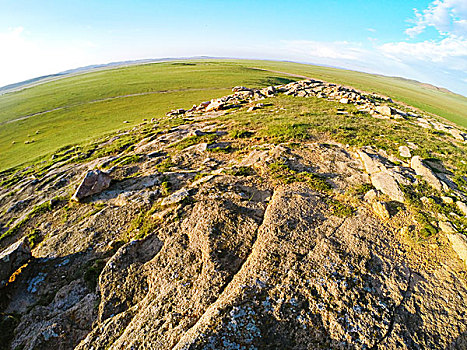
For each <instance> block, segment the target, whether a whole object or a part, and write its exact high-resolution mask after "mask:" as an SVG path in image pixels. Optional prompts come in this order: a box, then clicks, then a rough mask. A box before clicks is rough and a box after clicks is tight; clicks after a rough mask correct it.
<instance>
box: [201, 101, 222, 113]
mask: <svg viewBox="0 0 467 350" xmlns="http://www.w3.org/2000/svg"><path fill="white" fill-rule="evenodd" d="M224 106H225V103H224V102H222V101H212V102H211V103H210V104H209V105H208V106H207V107H206V112H210V111H219V110H221V109H223V108H224Z"/></svg>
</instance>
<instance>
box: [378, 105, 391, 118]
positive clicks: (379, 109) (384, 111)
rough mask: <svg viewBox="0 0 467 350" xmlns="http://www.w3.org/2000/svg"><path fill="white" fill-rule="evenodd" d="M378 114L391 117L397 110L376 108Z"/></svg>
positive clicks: (382, 107)
mask: <svg viewBox="0 0 467 350" xmlns="http://www.w3.org/2000/svg"><path fill="white" fill-rule="evenodd" d="M375 109H376V112H378V113H380V114H382V115H387V116H391V115H393V114H395V110H394V109H393V108H391V107H389V106H376V108H375Z"/></svg>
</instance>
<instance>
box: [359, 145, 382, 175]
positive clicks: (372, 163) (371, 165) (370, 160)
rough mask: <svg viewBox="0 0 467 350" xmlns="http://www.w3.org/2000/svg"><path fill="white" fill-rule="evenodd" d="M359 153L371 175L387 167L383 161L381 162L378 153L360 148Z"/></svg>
mask: <svg viewBox="0 0 467 350" xmlns="http://www.w3.org/2000/svg"><path fill="white" fill-rule="evenodd" d="M357 153H358V155H359V156H360V158H361V159H362V161H363V165H364V166H365V170H366V172H367V173H368V174H370V175H371V174H374V173H377V172H380V171H381V170H383V169H384V168H385V167H384V166H382V164H381V162H379V160H378V159H377V156H376V155H373V154H369V153H367V152H365V151H363V150H359V151H357Z"/></svg>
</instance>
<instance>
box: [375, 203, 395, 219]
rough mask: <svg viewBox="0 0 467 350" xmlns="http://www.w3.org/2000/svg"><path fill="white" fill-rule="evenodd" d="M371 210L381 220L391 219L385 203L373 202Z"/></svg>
mask: <svg viewBox="0 0 467 350" xmlns="http://www.w3.org/2000/svg"><path fill="white" fill-rule="evenodd" d="M372 208H373V211H374V212H375V213H376V214H377V215H378V216H379V217H380V218H381V219H383V220H388V219H389V218H390V217H391V214H390V213H389V208H388V205H387V203H385V202H374V203H373V205H372Z"/></svg>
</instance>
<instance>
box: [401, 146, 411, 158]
mask: <svg viewBox="0 0 467 350" xmlns="http://www.w3.org/2000/svg"><path fill="white" fill-rule="evenodd" d="M399 155H400V156H401V157H404V158H410V157H412V154H411V153H410V149H409V147H407V146H400V147H399Z"/></svg>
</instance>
